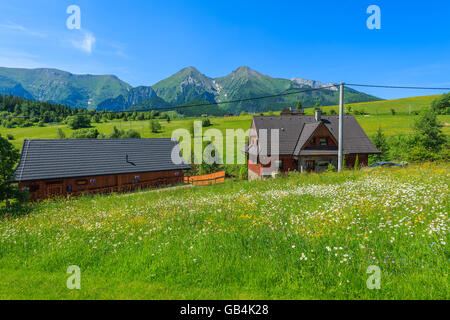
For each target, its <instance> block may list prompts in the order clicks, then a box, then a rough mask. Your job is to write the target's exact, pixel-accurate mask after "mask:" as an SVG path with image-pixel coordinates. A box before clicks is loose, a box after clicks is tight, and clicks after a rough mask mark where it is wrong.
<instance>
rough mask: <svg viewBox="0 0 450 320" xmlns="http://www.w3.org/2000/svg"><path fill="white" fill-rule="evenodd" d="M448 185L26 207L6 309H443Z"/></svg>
mask: <svg viewBox="0 0 450 320" xmlns="http://www.w3.org/2000/svg"><path fill="white" fill-rule="evenodd" d="M449 182H450V169H449V168H448V166H443V165H429V164H424V165H421V166H414V167H410V168H407V169H399V170H392V171H387V170H385V171H370V172H369V171H361V172H356V171H355V172H354V171H348V172H344V173H342V174H337V173H327V174H322V175H316V174H311V175H301V174H296V175H292V176H290V177H289V178H286V179H276V180H269V181H257V182H251V183H249V182H239V183H231V182H228V183H226V184H223V185H215V186H210V187H192V188H182V189H176V190H167V191H160V192H140V193H135V194H124V195H111V196H94V197H83V198H79V199H74V200H54V201H47V202H42V203H40V204H36V205H31V204H30V205H29V206H28V207H26V208H25V209H23V210H20V212H17V213H15V214H10V215H9V216H8V217H6V216H5V215H3V216H1V217H0V273H1V275H2V276H1V277H0V299H23V298H27V299H28V298H31V299H99V298H103V299H113V298H114V299H449V298H450V289H449V285H448V284H449V279H448V273H449V259H450V251H449V248H448V242H449V240H450V239H449V234H448V223H449V216H448V212H449V211H450V205H449V193H448V188H449ZM69 265H77V266H79V267H80V269H81V290H74V291H72V290H68V289H67V288H66V280H67V278H68V276H69V275H68V274H67V273H66V270H67V268H68V266H69ZM371 265H376V266H379V267H380V268H381V289H380V290H369V289H368V288H367V286H366V281H367V279H368V277H369V275H368V274H367V273H366V270H367V267H368V266H371Z"/></svg>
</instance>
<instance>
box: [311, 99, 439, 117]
mask: <svg viewBox="0 0 450 320" xmlns="http://www.w3.org/2000/svg"><path fill="white" fill-rule="evenodd" d="M439 96H440V95H433V96H423V97H413V98H403V99H395V100H384V101H373V102H361V103H349V104H346V105H345V107H346V108H347V110H348V108H349V107H351V108H352V110H353V111H355V110H357V111H365V112H367V113H369V114H371V115H391V114H392V112H391V109H394V110H395V111H396V113H397V114H402V115H407V114H409V106H411V111H412V112H414V111H420V110H422V109H423V108H427V107H428V108H429V107H430V106H431V103H432V102H433V100H435V99H436V98H437V97H439ZM323 110H324V111H326V112H329V111H330V110H335V111H336V112H337V111H338V110H339V106H328V107H323ZM307 113H309V114H312V113H313V110H312V109H309V110H307Z"/></svg>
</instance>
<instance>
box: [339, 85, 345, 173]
mask: <svg viewBox="0 0 450 320" xmlns="http://www.w3.org/2000/svg"><path fill="white" fill-rule="evenodd" d="M343 130H344V83H343V82H341V85H340V95H339V144H338V172H341V171H342V167H343V165H344V161H343V160H344V159H343V156H344V131H343Z"/></svg>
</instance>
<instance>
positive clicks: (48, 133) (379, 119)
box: [0, 108, 450, 150]
mask: <svg viewBox="0 0 450 320" xmlns="http://www.w3.org/2000/svg"><path fill="white" fill-rule="evenodd" d="M324 109H326V108H324ZM310 112H311V111H310V110H308V111H307V113H310ZM274 114H278V113H274ZM266 115H267V114H266ZM356 118H357V119H358V121H359V123H360V124H361V126H362V128H363V129H364V130H365V132H366V133H367V134H368V135H369V137H370V136H371V135H373V134H375V132H376V131H377V130H378V128H379V127H381V128H382V129H383V131H384V133H385V134H386V135H397V134H411V133H413V129H412V126H413V124H414V120H415V119H416V118H417V116H416V115H401V114H399V115H395V116H393V115H388V114H386V115H366V116H356ZM438 118H439V120H440V122H441V123H443V124H445V123H446V124H447V125H446V126H444V127H443V132H444V133H445V134H447V135H449V134H450V126H449V125H448V124H449V123H450V116H449V115H445V116H439V117H438ZM251 119H252V116H251V115H245V116H236V117H229V118H224V117H212V118H210V120H211V122H212V126H211V127H208V128H204V131H206V130H208V129H219V130H220V131H221V132H222V134H223V135H224V136H226V129H243V130H248V129H249V128H250V124H251ZM193 120H201V119H199V118H197V119H192V118H188V119H182V120H173V121H171V122H170V123H167V122H166V121H165V120H164V121H162V120H161V121H160V123H161V125H162V127H163V128H162V131H161V132H159V133H152V132H151V131H150V126H149V121H118V120H115V121H111V122H107V123H93V124H92V127H93V128H96V129H97V130H98V131H99V132H100V133H104V134H110V133H112V132H113V128H114V126H116V127H117V128H119V129H126V130H128V129H134V130H136V131H138V132H139V133H140V134H141V137H143V138H161V137H171V135H172V132H173V131H174V130H176V129H180V128H184V129H188V128H189V126H190V124H191V123H192V121H193ZM58 128H61V129H62V130H63V132H64V133H65V134H66V136H67V137H70V136H71V135H72V133H73V130H71V129H70V128H68V127H67V126H66V125H55V126H49V125H47V126H45V127H29V128H11V129H7V128H3V127H0V134H1V135H3V136H6V135H7V134H12V135H13V136H14V138H15V139H14V140H12V141H11V142H12V143H13V144H14V146H15V147H16V148H18V149H19V150H20V149H21V147H22V144H23V140H24V139H57V132H58Z"/></svg>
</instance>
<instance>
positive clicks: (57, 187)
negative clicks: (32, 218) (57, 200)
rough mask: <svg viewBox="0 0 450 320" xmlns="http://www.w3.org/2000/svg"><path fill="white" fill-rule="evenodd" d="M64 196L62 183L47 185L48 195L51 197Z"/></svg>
mask: <svg viewBox="0 0 450 320" xmlns="http://www.w3.org/2000/svg"><path fill="white" fill-rule="evenodd" d="M62 194H63V186H62V183H52V184H48V185H47V195H48V196H49V197H57V196H60V195H62Z"/></svg>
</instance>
